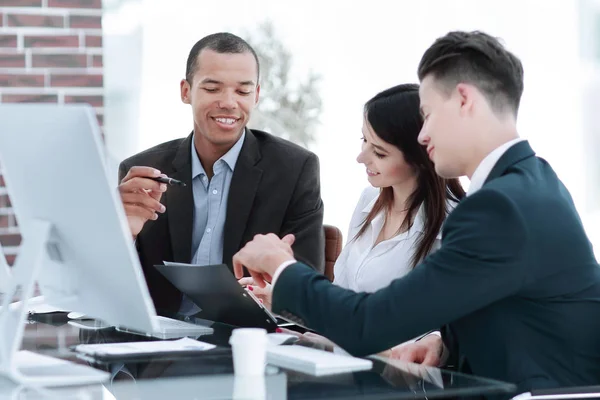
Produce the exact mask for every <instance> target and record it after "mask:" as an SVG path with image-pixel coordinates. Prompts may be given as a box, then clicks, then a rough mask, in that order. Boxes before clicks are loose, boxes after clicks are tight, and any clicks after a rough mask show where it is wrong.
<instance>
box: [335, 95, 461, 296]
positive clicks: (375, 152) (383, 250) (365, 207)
mask: <svg viewBox="0 0 600 400" xmlns="http://www.w3.org/2000/svg"><path fill="white" fill-rule="evenodd" d="M422 126H423V121H422V118H421V115H420V111H419V86H418V85H414V84H404V85H399V86H394V87H392V88H390V89H387V90H385V91H383V92H381V93H379V94H377V95H376V96H375V97H373V98H372V99H371V100H369V101H368V102H367V103H366V104H365V108H364V121H363V127H362V133H363V136H362V142H363V144H362V151H361V152H360V154H359V155H358V157H357V161H358V162H359V163H362V164H364V165H365V167H366V173H367V176H368V180H369V183H370V184H371V187H369V188H367V189H365V190H364V191H363V193H362V196H361V198H360V200H359V201H358V205H357V206H356V209H355V211H354V214H353V216H352V220H351V222H350V229H349V232H348V242H347V244H346V246H345V247H344V250H343V251H342V253H341V254H340V257H339V258H338V260H337V262H336V264H335V267H334V276H335V280H334V283H336V284H338V285H340V286H343V287H345V288H348V289H352V290H355V291H358V292H374V291H376V290H378V289H381V288H383V287H385V286H387V285H388V284H389V283H390V282H391V281H392V280H394V279H396V278H399V277H401V276H404V275H405V274H407V273H408V272H409V271H410V270H412V268H414V267H415V266H416V265H417V264H418V263H419V262H420V261H421V260H422V259H423V258H424V257H425V256H427V255H428V254H430V253H431V252H432V251H434V250H436V249H437V248H438V247H439V245H440V238H441V236H440V231H441V227H442V224H443V222H444V220H445V218H446V216H447V214H448V213H449V212H450V211H451V209H452V208H453V205H454V204H455V203H456V202H458V201H459V200H460V199H461V198H462V197H463V196H464V195H465V192H464V190H463V188H462V186H461V185H460V182H459V181H458V180H457V179H443V178H440V177H439V176H438V175H437V174H436V173H435V169H434V166H433V163H432V162H431V160H430V159H429V156H428V154H427V151H426V149H425V148H424V147H423V146H421V145H420V144H419V143H418V141H417V137H418V135H419V132H420V131H421V127H422Z"/></svg>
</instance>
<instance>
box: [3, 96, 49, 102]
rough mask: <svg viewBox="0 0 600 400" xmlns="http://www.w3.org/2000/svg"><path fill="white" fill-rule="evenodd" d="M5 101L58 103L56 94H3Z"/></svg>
mask: <svg viewBox="0 0 600 400" xmlns="http://www.w3.org/2000/svg"><path fill="white" fill-rule="evenodd" d="M2 102H3V103H58V96H57V95H55V94H3V95H2Z"/></svg>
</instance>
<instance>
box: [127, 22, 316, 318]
mask: <svg viewBox="0 0 600 400" xmlns="http://www.w3.org/2000/svg"><path fill="white" fill-rule="evenodd" d="M180 89H181V100H182V101H183V103H185V104H189V105H190V106H191V108H192V115H193V127H194V130H193V132H192V133H191V134H190V135H189V136H188V137H187V138H184V139H177V140H173V141H170V142H166V143H163V144H160V145H158V146H155V147H153V148H151V149H148V150H146V151H144V152H142V153H139V154H137V155H134V156H133V157H131V158H128V159H127V160H125V161H123V162H122V163H121V165H120V167H119V181H120V182H121V183H120V185H119V191H120V194H121V198H122V201H123V205H124V207H125V212H126V214H127V220H128V223H129V228H130V230H131V234H132V236H133V238H134V239H135V240H136V248H137V251H138V254H139V257H140V261H141V264H142V267H143V270H144V275H145V278H146V281H147V283H148V287H149V290H150V294H151V296H152V299H153V300H154V304H155V306H156V308H157V311H158V312H159V313H173V312H177V311H179V312H181V313H183V314H186V315H192V314H194V313H195V312H196V311H198V308H196V307H195V305H194V304H193V303H191V301H190V300H189V299H188V298H187V297H186V296H183V297H182V294H181V292H179V291H178V290H177V289H176V288H175V287H174V286H173V285H171V283H170V282H169V281H168V280H166V278H164V277H163V276H162V275H161V274H160V273H159V272H158V271H156V270H155V269H154V267H153V265H155V264H162V262H163V261H164V260H166V261H175V262H183V263H193V264H198V265H209V264H220V263H226V264H228V265H229V266H230V267H231V262H232V261H231V259H232V256H233V254H234V253H235V252H236V251H237V250H239V249H240V248H241V247H242V246H243V245H244V244H245V243H246V242H248V241H249V240H251V239H252V237H253V236H254V235H256V234H258V233H267V232H277V233H278V234H282V235H283V234H287V233H293V234H294V235H295V236H296V237H297V241H296V245H295V246H294V251H295V252H296V256H297V257H298V258H299V259H301V260H303V262H305V263H307V264H308V265H310V266H311V267H312V268H314V269H315V270H317V271H319V272H322V271H323V267H324V238H323V225H322V224H323V203H322V201H321V195H320V184H319V162H318V158H317V156H316V155H315V154H313V153H311V152H309V151H308V150H306V149H304V148H301V147H299V146H297V145H295V144H292V143H290V142H288V141H286V140H283V139H280V138H277V137H274V136H272V135H270V134H268V133H265V132H262V131H259V130H253V129H249V128H247V127H246V125H247V123H248V121H249V119H250V115H251V113H252V111H253V109H254V107H255V106H256V104H257V102H258V98H259V92H260V84H259V62H258V57H257V55H256V53H255V51H254V50H253V49H252V47H250V45H249V44H248V43H246V42H245V41H244V40H243V39H241V38H239V37H237V36H235V35H233V34H230V33H216V34H212V35H209V36H206V37H204V38H203V39H201V40H200V41H198V42H197V43H196V44H195V45H194V46H193V48H192V49H191V51H190V54H189V57H188V60H187V67H186V76H185V79H182V80H181V83H180ZM158 176H168V177H170V178H174V179H176V180H179V181H181V182H183V183H185V184H186V186H185V187H184V186H169V187H167V185H166V184H164V183H159V182H156V181H154V180H152V179H148V178H156V177H158Z"/></svg>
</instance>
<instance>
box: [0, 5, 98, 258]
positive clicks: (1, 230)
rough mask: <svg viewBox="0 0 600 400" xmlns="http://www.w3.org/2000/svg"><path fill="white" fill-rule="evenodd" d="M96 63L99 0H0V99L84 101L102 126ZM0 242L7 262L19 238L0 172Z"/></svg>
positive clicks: (5, 101)
mask: <svg viewBox="0 0 600 400" xmlns="http://www.w3.org/2000/svg"><path fill="white" fill-rule="evenodd" d="M102 66H103V60H102V0H0V102H2V103H16V102H38V103H59V104H63V103H79V102H84V103H89V104H91V105H92V106H93V107H95V109H96V114H97V116H98V121H99V123H100V125H101V126H102V125H103V105H104V97H103V94H104V89H103V68H102ZM0 161H1V160H0ZM0 243H2V247H3V248H4V252H5V253H6V257H7V260H8V262H9V264H12V263H13V262H14V259H15V256H16V254H17V250H18V246H19V244H20V243H21V236H20V235H19V229H18V226H17V221H16V219H15V216H14V214H13V212H12V208H11V204H10V199H9V197H8V195H7V190H6V188H5V187H4V180H3V179H2V176H1V175H0Z"/></svg>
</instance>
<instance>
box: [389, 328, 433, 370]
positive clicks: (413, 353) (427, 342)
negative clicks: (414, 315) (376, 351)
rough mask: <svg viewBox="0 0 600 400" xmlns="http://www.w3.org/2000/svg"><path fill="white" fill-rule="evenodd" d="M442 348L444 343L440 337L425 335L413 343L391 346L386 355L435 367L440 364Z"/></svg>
mask: <svg viewBox="0 0 600 400" xmlns="http://www.w3.org/2000/svg"><path fill="white" fill-rule="evenodd" d="M443 350H444V344H443V342H442V338H441V337H439V336H438V335H427V336H425V337H424V338H422V339H421V340H417V341H416V342H414V343H403V344H400V345H398V346H396V347H393V348H392V349H391V350H390V352H391V354H386V355H388V356H389V357H390V358H394V359H398V360H400V361H406V362H411V363H415V364H423V365H427V366H430V367H437V366H438V365H439V364H440V357H441V356H442V351H443Z"/></svg>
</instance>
